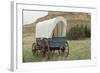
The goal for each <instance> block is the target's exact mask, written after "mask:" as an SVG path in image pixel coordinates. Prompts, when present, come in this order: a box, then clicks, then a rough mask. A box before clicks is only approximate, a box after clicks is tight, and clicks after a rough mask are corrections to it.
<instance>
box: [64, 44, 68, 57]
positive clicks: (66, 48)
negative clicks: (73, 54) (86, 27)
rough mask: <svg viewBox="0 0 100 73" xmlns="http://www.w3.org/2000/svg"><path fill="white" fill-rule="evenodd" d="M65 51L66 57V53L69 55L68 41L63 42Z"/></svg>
mask: <svg viewBox="0 0 100 73" xmlns="http://www.w3.org/2000/svg"><path fill="white" fill-rule="evenodd" d="M65 53H66V57H68V55H69V44H68V42H66V43H65Z"/></svg>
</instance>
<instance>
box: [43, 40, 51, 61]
mask: <svg viewBox="0 0 100 73" xmlns="http://www.w3.org/2000/svg"><path fill="white" fill-rule="evenodd" d="M43 41H44V43H43V44H44V46H43V50H44V54H45V57H46V59H47V60H48V59H49V57H50V56H49V54H50V49H49V42H48V40H47V39H43Z"/></svg>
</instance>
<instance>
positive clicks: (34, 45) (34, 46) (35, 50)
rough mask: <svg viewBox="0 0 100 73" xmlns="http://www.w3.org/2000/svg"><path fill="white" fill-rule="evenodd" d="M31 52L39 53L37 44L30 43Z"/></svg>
mask: <svg viewBox="0 0 100 73" xmlns="http://www.w3.org/2000/svg"><path fill="white" fill-rule="evenodd" d="M32 53H33V55H35V54H36V55H38V54H39V47H38V46H37V44H36V43H33V44H32Z"/></svg>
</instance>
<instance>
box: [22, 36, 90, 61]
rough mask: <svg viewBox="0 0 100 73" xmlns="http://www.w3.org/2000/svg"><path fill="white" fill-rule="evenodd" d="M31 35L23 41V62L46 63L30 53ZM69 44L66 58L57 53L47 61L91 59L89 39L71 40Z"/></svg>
mask: <svg viewBox="0 0 100 73" xmlns="http://www.w3.org/2000/svg"><path fill="white" fill-rule="evenodd" d="M32 36H33V35H31V36H27V37H24V39H23V62H40V61H47V59H45V57H43V56H41V55H39V56H37V55H33V54H32V51H31V46H32V43H33V42H35V40H33V38H32ZM68 43H69V55H68V57H65V56H61V55H59V54H58V53H57V52H56V53H54V55H53V56H50V59H49V60H48V61H61V60H85V59H91V49H90V48H91V47H90V46H91V43H90V39H89V38H88V39H84V40H71V41H68Z"/></svg>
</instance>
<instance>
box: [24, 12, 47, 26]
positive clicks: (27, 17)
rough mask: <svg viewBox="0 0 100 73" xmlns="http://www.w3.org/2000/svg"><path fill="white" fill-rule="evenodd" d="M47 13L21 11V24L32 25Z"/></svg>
mask: <svg viewBox="0 0 100 73" xmlns="http://www.w3.org/2000/svg"><path fill="white" fill-rule="evenodd" d="M47 14H48V12H46V11H29V10H24V11H23V24H24V25H25V24H30V23H34V22H35V21H36V20H37V19H38V18H40V17H43V16H46V15H47Z"/></svg>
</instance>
